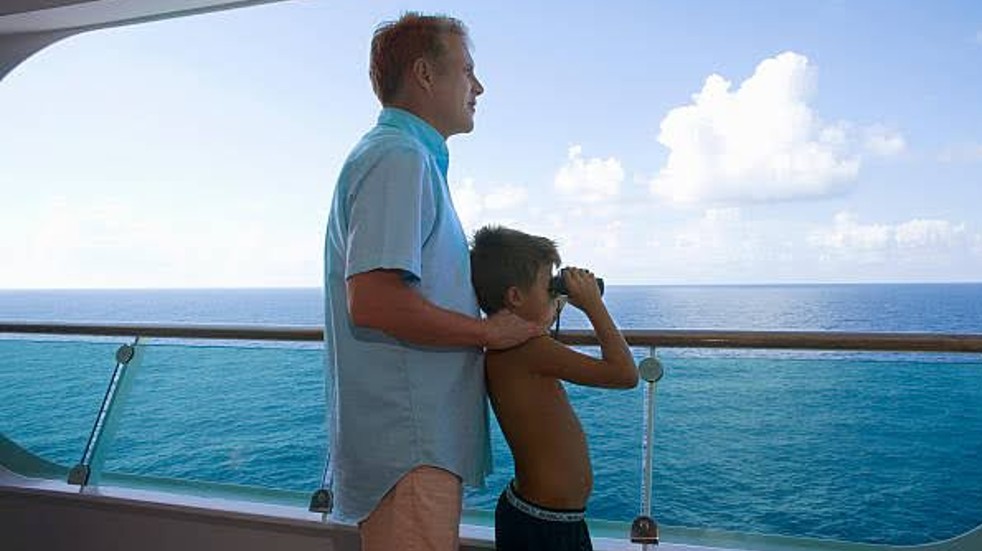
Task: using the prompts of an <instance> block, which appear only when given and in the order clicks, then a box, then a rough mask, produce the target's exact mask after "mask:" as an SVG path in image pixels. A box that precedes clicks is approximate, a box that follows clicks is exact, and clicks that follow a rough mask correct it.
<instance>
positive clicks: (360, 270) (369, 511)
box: [324, 13, 542, 549]
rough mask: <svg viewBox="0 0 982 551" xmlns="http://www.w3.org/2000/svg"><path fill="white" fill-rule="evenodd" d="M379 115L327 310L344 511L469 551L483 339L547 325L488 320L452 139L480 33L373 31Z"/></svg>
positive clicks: (470, 120) (366, 534)
mask: <svg viewBox="0 0 982 551" xmlns="http://www.w3.org/2000/svg"><path fill="white" fill-rule="evenodd" d="M370 74H371V79H372V86H373V88H374V90H375V94H376V95H377V96H378V98H379V100H380V102H381V103H382V106H383V109H382V113H381V114H380V115H379V119H378V124H377V126H376V127H375V128H373V129H372V130H371V131H369V132H368V134H366V135H365V136H364V137H363V138H362V140H361V141H360V142H359V143H358V144H357V145H356V146H355V148H354V150H353V151H352V152H351V154H350V156H349V157H348V159H347V161H346V163H345V165H344V167H343V168H342V170H341V174H340V176H339V178H338V183H337V186H336V188H335V191H334V201H333V205H332V208H331V215H330V220H329V222H328V230H327V242H326V246H325V284H324V286H325V300H326V308H325V314H326V318H327V323H326V331H325V335H326V340H327V350H328V362H327V375H328V377H327V387H328V408H329V412H330V415H329V422H330V424H331V429H332V433H333V441H332V448H331V450H332V457H331V465H330V469H331V473H332V476H333V483H334V492H335V510H334V515H335V518H336V519H338V520H340V521H342V522H357V523H358V526H359V532H360V534H361V537H362V548H363V549H434V548H436V549H457V545H458V541H457V538H458V536H457V534H458V525H459V522H460V510H461V495H462V490H461V488H462V486H461V484H462V482H463V483H468V484H472V485H477V484H480V483H481V482H482V481H483V478H484V476H485V475H486V474H487V472H488V471H489V470H490V443H489V440H488V434H487V426H488V417H487V415H488V412H487V404H486V400H485V389H484V371H483V359H482V347H486V348H490V349H498V348H509V347H512V346H515V345H518V344H521V343H522V342H524V341H526V340H527V339H529V338H531V337H533V336H537V335H539V334H541V333H542V329H541V328H540V327H537V326H535V325H534V324H532V323H529V322H527V321H525V320H522V319H521V318H519V317H518V316H516V315H514V314H512V313H511V312H504V313H502V314H500V315H494V316H490V317H488V318H487V319H481V318H480V312H479V309H478V306H477V300H476V298H475V296H474V291H473V289H472V287H471V276H470V265H469V253H468V246H467V238H466V236H465V235H464V232H463V229H462V228H461V225H460V221H459V220H458V218H457V214H456V212H455V211H454V208H453V204H452V203H451V200H450V193H449V190H448V188H447V182H446V177H447V166H448V162H449V155H448V151H447V145H446V139H447V138H448V137H450V136H452V135H454V134H461V133H467V132H470V131H471V130H472V129H473V127H474V111H475V108H476V105H477V97H478V96H479V95H481V93H483V92H484V88H483V87H482V86H481V83H480V82H479V81H478V80H477V77H476V76H475V75H474V62H473V60H472V59H471V56H470V53H469V50H468V41H467V30H466V28H465V27H464V25H463V24H462V23H461V22H460V21H458V20H456V19H453V18H449V17H442V16H422V15H419V14H415V13H408V14H405V15H403V16H402V17H401V18H400V19H399V20H398V21H395V22H391V23H387V24H384V25H382V26H380V27H379V28H378V29H377V30H376V31H375V36H374V38H373V40H372V53H371V70H370Z"/></svg>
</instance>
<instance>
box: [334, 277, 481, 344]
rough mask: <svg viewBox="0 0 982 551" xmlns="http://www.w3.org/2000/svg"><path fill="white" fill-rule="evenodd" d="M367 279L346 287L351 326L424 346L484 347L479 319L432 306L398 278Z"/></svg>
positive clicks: (351, 282) (351, 283)
mask: <svg viewBox="0 0 982 551" xmlns="http://www.w3.org/2000/svg"><path fill="white" fill-rule="evenodd" d="M370 278H371V279H370V280H369V279H367V278H365V279H362V280H360V281H349V284H348V310H349V313H350V314H351V319H352V322H353V323H354V324H355V325H358V326H361V327H370V328H372V329H378V330H379V331H382V332H383V333H386V334H387V335H390V336H393V337H395V338H397V339H400V340H403V341H406V342H410V343H413V344H419V345H425V346H484V345H485V344H486V342H487V329H486V327H485V323H484V322H483V321H482V320H481V319H478V318H473V317H470V316H467V315H465V314H461V313H459V312H454V311H452V310H447V309H446V308H441V307H439V306H437V305H435V304H433V303H432V302H430V301H428V300H426V298H425V297H423V296H422V295H420V294H419V292H417V291H416V290H415V289H413V288H412V287H409V286H407V285H406V284H405V283H404V282H402V281H401V280H400V279H399V278H398V277H387V276H384V275H383V276H381V277H377V276H375V275H373V276H370ZM366 283H367V284H366Z"/></svg>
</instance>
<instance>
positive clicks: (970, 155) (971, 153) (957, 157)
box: [938, 143, 982, 163]
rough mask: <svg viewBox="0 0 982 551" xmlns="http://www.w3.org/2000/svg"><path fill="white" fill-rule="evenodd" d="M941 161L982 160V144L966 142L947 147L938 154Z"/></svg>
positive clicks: (970, 161) (965, 161) (963, 161)
mask: <svg viewBox="0 0 982 551" xmlns="http://www.w3.org/2000/svg"><path fill="white" fill-rule="evenodd" d="M938 160H939V161H941V162H942V163H975V162H980V161H982V144H979V143H968V144H962V145H955V146H952V147H949V148H947V149H945V150H944V151H942V152H941V154H940V155H938Z"/></svg>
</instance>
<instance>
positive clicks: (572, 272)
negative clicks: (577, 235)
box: [521, 268, 638, 388]
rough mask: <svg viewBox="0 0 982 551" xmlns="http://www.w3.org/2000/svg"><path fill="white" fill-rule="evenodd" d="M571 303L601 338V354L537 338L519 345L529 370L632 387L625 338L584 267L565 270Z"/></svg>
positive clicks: (599, 384) (596, 383) (635, 378)
mask: <svg viewBox="0 0 982 551" xmlns="http://www.w3.org/2000/svg"><path fill="white" fill-rule="evenodd" d="M564 277H565V278H566V287H567V289H568V290H569V299H570V303H571V304H573V305H574V306H576V307H577V308H579V309H581V310H583V312H584V313H585V314H586V315H587V317H588V318H589V319H590V323H591V324H592V325H593V330H594V332H595V333H596V335H597V340H599V341H600V353H601V358H600V359H597V358H594V357H593V356H589V355H587V354H581V353H580V352H577V351H575V350H573V349H572V348H569V347H568V346H566V345H564V344H562V343H560V342H558V341H556V340H553V339H551V338H548V337H546V338H542V337H540V338H537V339H534V340H532V341H530V342H529V343H527V344H526V345H525V346H523V347H521V352H522V355H523V356H524V358H523V359H524V361H525V363H526V365H528V368H529V370H530V371H532V372H534V373H538V374H540V375H545V376H548V377H555V378H557V379H563V380H565V381H569V382H571V383H577V384H581V385H586V386H597V387H607V388H633V387H634V386H636V385H637V384H638V370H637V367H636V366H635V365H634V357H633V356H632V355H631V349H630V348H629V347H628V346H627V341H625V340H624V336H623V335H622V334H621V332H620V330H619V329H617V326H616V325H615V324H614V320H613V319H611V317H610V312H608V311H607V306H606V305H604V302H603V299H602V298H601V297H600V289H599V287H598V286H597V281H596V279H595V278H594V277H593V274H591V273H590V272H588V271H586V270H579V269H576V268H567V269H566V270H564Z"/></svg>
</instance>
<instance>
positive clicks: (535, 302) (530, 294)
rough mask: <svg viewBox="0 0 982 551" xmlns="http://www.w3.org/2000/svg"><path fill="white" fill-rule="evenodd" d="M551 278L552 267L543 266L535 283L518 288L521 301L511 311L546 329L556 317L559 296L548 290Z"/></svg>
mask: <svg viewBox="0 0 982 551" xmlns="http://www.w3.org/2000/svg"><path fill="white" fill-rule="evenodd" d="M551 278H552V267H551V266H543V267H542V268H540V269H539V274H538V276H537V277H536V279H535V283H533V284H532V286H531V287H530V288H529V289H519V293H520V296H521V301H520V302H519V303H518V304H516V305H515V306H514V307H513V308H512V311H513V312H515V314H517V315H518V316H519V317H521V318H523V319H526V320H528V321H530V322H532V323H535V324H536V325H539V326H541V327H543V328H545V329H548V328H549V326H551V325H552V323H553V321H555V319H556V309H557V307H558V306H559V297H556V296H554V295H553V294H551V293H550V292H549V280H550V279H551Z"/></svg>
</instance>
